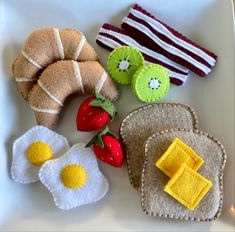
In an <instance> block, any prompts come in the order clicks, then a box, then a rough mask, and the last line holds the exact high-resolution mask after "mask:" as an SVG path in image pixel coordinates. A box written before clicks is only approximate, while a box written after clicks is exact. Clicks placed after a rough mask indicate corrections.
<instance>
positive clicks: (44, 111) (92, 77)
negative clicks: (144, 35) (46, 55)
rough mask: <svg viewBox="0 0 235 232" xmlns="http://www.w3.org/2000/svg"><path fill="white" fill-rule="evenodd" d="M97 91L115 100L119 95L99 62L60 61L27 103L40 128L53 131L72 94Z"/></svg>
mask: <svg viewBox="0 0 235 232" xmlns="http://www.w3.org/2000/svg"><path fill="white" fill-rule="evenodd" d="M94 89H95V90H96V91H97V92H100V93H101V94H102V95H103V96H105V97H107V98H109V99H111V100H115V99H117V98H118V91H117V89H116V85H115V84H114V82H113V81H112V79H111V78H110V77H109V76H108V74H107V73H106V71H105V70H104V69H103V67H102V66H101V65H100V63H99V62H97V61H85V62H76V61H73V60H66V61H65V60H61V61H57V62H55V63H53V64H51V65H49V66H48V67H47V68H46V69H45V70H44V71H43V72H42V74H41V75H40V77H39V79H38V82H37V84H36V85H34V86H33V88H32V90H31V91H30V92H29V97H28V102H29V104H30V106H31V108H32V109H33V111H34V113H35V117H36V121H37V123H38V124H40V125H43V126H46V127H49V128H51V127H53V126H54V125H55V124H56V122H57V119H58V116H59V113H60V110H61V108H62V106H63V103H64V101H65V100H66V98H67V97H68V96H70V95H72V94H77V95H82V94H84V93H87V94H92V93H93V92H94Z"/></svg>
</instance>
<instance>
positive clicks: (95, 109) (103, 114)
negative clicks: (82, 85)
mask: <svg viewBox="0 0 235 232" xmlns="http://www.w3.org/2000/svg"><path fill="white" fill-rule="evenodd" d="M116 113H117V112H116V109H115V106H114V105H113V103H112V102H111V101H109V100H107V99H106V98H105V97H103V96H102V95H100V94H99V93H96V96H95V97H89V98H87V99H86V100H85V101H84V102H83V103H82V104H81V105H80V107H79V109H78V113H77V130H79V131H93V130H99V129H101V128H102V127H104V126H105V125H107V124H108V122H109V121H110V120H111V119H113V118H114V117H115V115H116Z"/></svg>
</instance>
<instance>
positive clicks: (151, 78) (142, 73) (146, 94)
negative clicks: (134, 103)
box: [131, 64, 170, 102]
mask: <svg viewBox="0 0 235 232" xmlns="http://www.w3.org/2000/svg"><path fill="white" fill-rule="evenodd" d="M131 87H132V90H133V92H134V93H135V95H136V96H137V97H138V98H139V100H141V101H143V102H153V101H157V100H160V99H161V98H163V97H164V96H165V95H166V94H167V92H168V90H169V88H170V78H169V75H168V72H167V70H166V69H165V68H164V67H162V66H161V65H158V64H150V65H146V66H143V67H140V68H139V69H138V70H137V71H136V73H135V74H134V76H133V79H132V83H131Z"/></svg>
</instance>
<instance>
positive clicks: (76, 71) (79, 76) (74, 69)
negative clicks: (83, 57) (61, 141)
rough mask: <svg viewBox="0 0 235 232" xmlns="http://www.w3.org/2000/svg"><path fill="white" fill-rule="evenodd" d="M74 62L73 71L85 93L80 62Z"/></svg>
mask: <svg viewBox="0 0 235 232" xmlns="http://www.w3.org/2000/svg"><path fill="white" fill-rule="evenodd" d="M72 64H73V71H74V75H75V77H76V80H77V83H78V86H79V88H80V89H81V91H82V93H85V91H84V87H83V83H82V77H81V73H80V68H79V66H78V62H76V61H74V60H72Z"/></svg>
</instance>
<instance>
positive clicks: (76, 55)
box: [74, 34, 86, 60]
mask: <svg viewBox="0 0 235 232" xmlns="http://www.w3.org/2000/svg"><path fill="white" fill-rule="evenodd" d="M81 35H82V38H81V41H80V43H79V44H78V47H77V49H76V51H75V53H74V60H77V59H78V57H79V55H80V53H81V51H82V48H83V46H84V44H85V42H86V38H85V36H84V35H83V34H81Z"/></svg>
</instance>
